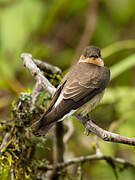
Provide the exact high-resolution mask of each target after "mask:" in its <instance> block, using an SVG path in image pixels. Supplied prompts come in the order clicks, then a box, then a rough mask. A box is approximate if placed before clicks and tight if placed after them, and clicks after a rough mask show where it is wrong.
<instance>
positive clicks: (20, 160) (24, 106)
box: [0, 93, 47, 180]
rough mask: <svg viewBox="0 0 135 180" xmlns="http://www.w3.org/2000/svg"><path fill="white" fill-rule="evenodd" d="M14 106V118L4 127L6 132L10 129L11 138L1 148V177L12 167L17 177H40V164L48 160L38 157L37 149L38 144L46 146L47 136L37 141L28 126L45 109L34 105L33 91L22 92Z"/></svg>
mask: <svg viewBox="0 0 135 180" xmlns="http://www.w3.org/2000/svg"><path fill="white" fill-rule="evenodd" d="M12 108H13V109H12V118H11V120H10V121H9V122H8V123H6V124H5V125H6V128H3V131H4V132H6V131H7V127H8V131H9V129H10V140H9V141H8V143H7V145H6V146H4V147H3V148H2V149H1V156H0V163H1V165H2V166H1V172H3V174H1V175H0V178H1V179H2V178H4V177H3V176H5V174H7V172H8V173H9V170H10V169H11V168H12V169H13V170H14V171H13V172H14V176H15V179H19V180H21V179H40V177H41V174H40V172H38V166H39V165H40V164H42V163H43V162H44V163H47V161H45V159H44V161H43V162H42V160H39V159H37V157H36V156H37V155H36V153H37V152H36V149H37V147H38V146H44V144H45V138H39V139H38V143H37V142H36V141H35V140H34V139H35V138H33V137H30V136H31V135H30V132H29V131H28V129H27V127H28V126H30V123H31V122H33V119H34V120H36V119H38V118H39V117H40V116H41V114H42V113H43V111H42V109H41V108H37V107H34V106H33V105H32V95H31V93H21V94H20V96H19V97H18V99H17V101H15V102H14V103H13V104H12ZM35 174H36V177H35Z"/></svg>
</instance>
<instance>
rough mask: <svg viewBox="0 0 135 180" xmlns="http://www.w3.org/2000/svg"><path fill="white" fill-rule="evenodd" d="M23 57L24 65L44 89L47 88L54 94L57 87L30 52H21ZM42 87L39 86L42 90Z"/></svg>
mask: <svg viewBox="0 0 135 180" xmlns="http://www.w3.org/2000/svg"><path fill="white" fill-rule="evenodd" d="M21 58H22V61H23V64H24V66H26V67H27V68H28V69H29V71H30V73H31V74H32V76H33V77H34V79H35V80H36V81H37V83H38V85H40V86H41V87H42V88H43V89H45V90H46V91H47V92H48V93H49V94H50V95H51V96H53V95H54V93H55V91H56V88H55V87H54V86H53V85H52V84H51V83H50V82H49V81H48V79H47V78H46V77H45V76H44V75H43V73H42V72H41V71H40V69H39V68H38V67H37V66H36V64H35V63H34V61H33V58H32V55H31V54H28V53H23V54H21ZM41 87H40V88H39V89H40V90H41Z"/></svg>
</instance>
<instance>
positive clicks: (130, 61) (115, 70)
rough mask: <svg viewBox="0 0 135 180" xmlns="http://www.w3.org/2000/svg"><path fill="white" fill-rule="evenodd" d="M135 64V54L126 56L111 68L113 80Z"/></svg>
mask: <svg viewBox="0 0 135 180" xmlns="http://www.w3.org/2000/svg"><path fill="white" fill-rule="evenodd" d="M134 65H135V54H133V55H131V56H129V57H127V58H125V59H124V60H122V61H120V62H118V63H116V64H115V65H113V66H112V67H111V68H110V70H111V80H113V79H114V78H116V77H117V76H119V75H120V74H122V73H123V72H124V71H127V70H128V69H130V68H131V67H133V66H134Z"/></svg>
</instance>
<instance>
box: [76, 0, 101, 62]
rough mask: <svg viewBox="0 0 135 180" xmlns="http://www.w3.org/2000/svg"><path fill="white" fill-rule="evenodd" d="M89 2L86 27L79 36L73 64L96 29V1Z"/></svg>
mask: <svg viewBox="0 0 135 180" xmlns="http://www.w3.org/2000/svg"><path fill="white" fill-rule="evenodd" d="M89 2H91V4H90V7H89V8H88V13H87V22H86V26H85V29H84V32H83V35H82V36H81V39H80V42H79V44H78V46H77V49H76V54H75V57H74V60H73V63H74V62H75V61H76V60H77V59H78V58H79V57H80V55H81V53H82V51H83V49H84V48H85V47H86V46H87V45H88V44H89V42H90V40H91V38H92V35H93V32H94V30H95V27H96V21H97V12H98V0H92V1H90V0H89Z"/></svg>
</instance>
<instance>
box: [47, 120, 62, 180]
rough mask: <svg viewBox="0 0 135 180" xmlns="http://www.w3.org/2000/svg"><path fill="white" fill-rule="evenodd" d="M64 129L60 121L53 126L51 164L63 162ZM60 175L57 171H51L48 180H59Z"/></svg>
mask: <svg viewBox="0 0 135 180" xmlns="http://www.w3.org/2000/svg"><path fill="white" fill-rule="evenodd" d="M63 135H64V127H63V123H62V121H60V122H58V123H56V125H55V136H54V145H53V163H54V164H57V163H62V162H63V161H64V159H63V154H64V144H63ZM59 176H60V174H58V172H57V169H55V170H53V171H52V172H51V173H50V175H49V179H50V180H57V179H59Z"/></svg>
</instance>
